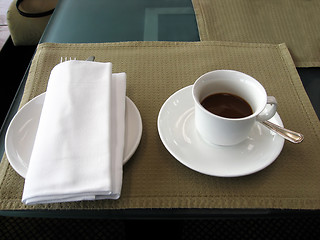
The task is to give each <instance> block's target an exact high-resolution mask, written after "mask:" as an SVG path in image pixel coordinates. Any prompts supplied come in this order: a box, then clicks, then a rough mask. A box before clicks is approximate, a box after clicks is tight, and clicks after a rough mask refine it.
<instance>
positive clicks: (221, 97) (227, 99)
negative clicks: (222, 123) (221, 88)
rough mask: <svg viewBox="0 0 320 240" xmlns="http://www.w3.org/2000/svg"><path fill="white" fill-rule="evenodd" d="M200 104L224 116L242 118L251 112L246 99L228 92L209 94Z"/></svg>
mask: <svg viewBox="0 0 320 240" xmlns="http://www.w3.org/2000/svg"><path fill="white" fill-rule="evenodd" d="M201 105H202V106H203V107H204V108H205V109H207V110H208V111H209V112H211V113H213V114H215V115H218V116H221V117H225V118H243V117H247V116H250V115H251V114H252V113H253V112H252V109H251V106H250V105H249V104H248V103H247V102H246V100H244V99H243V98H241V97H239V96H236V95H233V94H230V93H216V94H212V95H209V96H208V97H206V98H205V99H204V100H203V101H202V102H201Z"/></svg>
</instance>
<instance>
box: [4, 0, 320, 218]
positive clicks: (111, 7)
mask: <svg viewBox="0 0 320 240" xmlns="http://www.w3.org/2000/svg"><path fill="white" fill-rule="evenodd" d="M123 41H199V35H198V30H197V23H196V18H195V15H194V11H193V7H192V3H191V0H162V1H157V0H135V1H132V0H119V1H112V0H95V1H94V2H93V1H90V3H89V1H87V0H60V1H59V3H58V5H57V7H56V10H55V12H54V14H53V15H52V17H51V19H50V21H49V24H48V26H47V28H46V30H45V32H44V34H43V36H42V38H41V40H40V43H44V42H53V43H92V42H123ZM298 72H299V74H300V77H301V79H302V81H303V84H304V87H305V89H306V91H307V93H308V95H309V98H310V100H311V102H312V104H313V107H314V109H315V111H316V113H317V115H318V117H320V68H299V69H298ZM26 78H27V73H26V75H25V76H24V78H23V79H22V82H21V85H20V87H19V89H18V92H17V95H16V98H15V100H14V103H13V105H12V107H11V109H10V112H9V113H8V117H7V119H6V122H5V123H4V124H3V127H2V129H1V139H0V141H1V142H0V153H1V154H2V153H3V151H4V136H5V132H6V129H7V127H8V125H9V123H10V120H11V119H12V117H13V116H14V114H15V113H16V111H17V109H18V106H19V103H20V100H21V96H22V94H23V90H24V84H25V81H26ZM271 211H272V212H275V211H276V212H277V210H267V209H266V210H259V211H258V212H257V211H255V210H245V209H238V210H234V209H233V210H228V209H225V210H223V209H219V210H214V211H207V210H205V209H203V210H192V209H188V210H183V209H176V210H174V209H171V210H166V211H165V210H154V211H153V210H152V211H151V210H145V211H139V210H132V211H125V212H124V211H123V210H121V211H110V210H109V211H107V212H108V214H109V216H111V217H117V216H119V214H120V215H121V216H122V215H123V216H127V217H133V216H142V217H144V216H147V217H150V216H157V217H159V216H168V214H169V215H170V216H172V215H174V216H176V217H181V216H184V217H185V216H191V217H196V216H211V215H215V216H217V215H225V214H227V215H228V214H230V215H232V216H233V215H236V214H249V215H252V214H253V215H255V214H257V213H259V214H261V213H262V214H265V213H269V212H271ZM0 214H2V215H10V216H48V212H46V211H35V212H34V211H5V212H1V213H0ZM50 214H51V215H52V216H57V215H59V214H61V213H50ZM70 214H71V215H72V216H77V217H79V216H80V215H81V214H79V213H78V212H71V213H67V212H65V213H64V215H66V216H70ZM96 214H97V213H96V212H92V215H96ZM98 215H99V216H98ZM98 215H96V216H98V217H103V216H105V212H104V213H101V214H98Z"/></svg>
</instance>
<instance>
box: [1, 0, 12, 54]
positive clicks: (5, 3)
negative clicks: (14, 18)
mask: <svg viewBox="0 0 320 240" xmlns="http://www.w3.org/2000/svg"><path fill="white" fill-rule="evenodd" d="M11 2H12V0H0V50H1V49H2V47H3V46H4V44H5V42H6V41H7V39H8V37H9V35H10V32H9V28H8V23H7V10H8V8H9V6H10V3H11Z"/></svg>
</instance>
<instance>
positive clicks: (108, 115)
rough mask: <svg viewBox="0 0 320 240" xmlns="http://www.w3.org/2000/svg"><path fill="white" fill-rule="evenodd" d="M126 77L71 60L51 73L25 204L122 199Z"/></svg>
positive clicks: (107, 68)
mask: <svg viewBox="0 0 320 240" xmlns="http://www.w3.org/2000/svg"><path fill="white" fill-rule="evenodd" d="M125 92H126V74H125V73H118V74H112V64H111V63H99V62H89V61H67V62H63V63H60V64H58V65H57V66H56V67H54V69H53V70H52V72H51V75H50V78H49V82H48V87H47V93H46V98H45V101H44V105H43V109H42V113H41V117H40V122H39V127H38V131H37V135H36V139H35V143H34V147H33V150H32V155H31V159H30V163H29V168H28V172H27V175H26V179H25V185H24V190H23V196H22V202H23V203H25V204H38V203H53V202H68V201H81V200H95V199H118V198H119V197H120V193H121V186H122V162H123V149H124V133H125Z"/></svg>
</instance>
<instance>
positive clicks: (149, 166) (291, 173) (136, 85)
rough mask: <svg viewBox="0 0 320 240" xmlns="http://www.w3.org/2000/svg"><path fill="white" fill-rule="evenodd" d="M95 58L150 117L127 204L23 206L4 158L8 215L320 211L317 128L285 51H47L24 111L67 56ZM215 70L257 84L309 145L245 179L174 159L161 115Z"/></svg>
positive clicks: (151, 45)
mask: <svg viewBox="0 0 320 240" xmlns="http://www.w3.org/2000/svg"><path fill="white" fill-rule="evenodd" d="M91 55H94V56H96V61H110V62H112V63H113V72H122V71H124V72H126V73H127V96H128V97H130V98H131V99H132V100H133V102H134V103H135V104H136V106H137V107H138V108H139V110H140V113H141V116H142V121H143V134H142V139H141V143H140V145H139V147H138V149H137V151H136V152H135V154H134V155H133V157H132V158H131V159H130V160H129V161H128V163H126V165H125V166H124V174H123V177H124V179H123V189H122V195H121V198H120V199H119V200H116V201H115V200H99V201H82V202H72V203H60V204H45V205H35V206H26V205H23V204H22V203H21V194H22V190H23V184H24V179H23V178H21V177H20V176H19V175H18V174H17V173H16V172H15V171H14V170H13V169H12V168H11V166H10V165H9V164H8V161H7V159H6V156H4V157H3V159H2V162H1V165H0V209H5V210H10V209H131V208H277V209H278V208H281V209H283V208H288V209H319V208H320V187H319V182H320V174H319V172H320V164H319V156H320V148H319V143H320V132H319V130H320V128H319V121H318V118H317V116H316V114H315V112H314V110H313V108H312V106H311V103H310V101H309V99H308V97H307V95H306V93H305V91H304V88H303V86H302V84H301V81H300V78H299V76H298V74H297V72H296V69H295V66H294V63H293V61H292V59H291V56H290V54H289V52H288V49H287V48H286V46H285V45H284V44H281V45H270V44H243V43H225V42H179V43H178V42H123V43H99V44H53V43H45V44H41V45H39V46H38V48H37V51H36V54H35V56H34V59H33V61H32V65H31V69H30V73H29V76H28V79H27V83H26V86H25V91H24V95H23V99H22V102H21V106H23V105H24V104H25V103H26V102H27V101H29V100H30V99H32V98H33V97H35V96H37V95H39V94H40V93H42V92H44V91H45V90H46V85H47V81H48V78H49V74H50V71H51V69H52V68H53V67H54V66H55V65H56V64H58V63H59V61H60V57H61V56H62V57H72V58H74V57H75V58H77V59H86V58H87V57H89V56H91ZM215 69H235V70H238V71H242V72H245V73H247V74H249V75H251V76H253V77H255V78H256V79H258V80H259V81H260V82H261V83H262V84H263V85H264V86H265V88H266V89H267V92H268V94H269V95H274V96H275V97H276V98H277V100H278V102H279V111H278V112H279V114H280V116H281V118H282V120H283V122H284V125H285V126H286V127H288V128H289V129H294V130H296V131H299V132H302V133H304V135H305V140H304V142H303V143H301V144H299V145H294V144H291V143H288V142H286V143H285V145H284V148H283V151H282V153H281V154H280V156H279V157H278V159H277V160H276V161H275V162H274V163H273V164H271V165H270V166H269V167H267V168H266V169H264V170H262V171H260V172H257V173H255V174H252V175H249V176H244V177H238V178H220V177H212V176H207V175H203V174H200V173H198V172H195V171H193V170H191V169H189V168H187V167H185V166H184V165H182V164H181V163H180V162H178V161H177V160H176V159H175V158H173V157H172V156H171V155H170V153H169V152H168V151H167V150H166V148H165V147H164V145H163V144H162V142H161V140H160V137H159V135H158V131H157V117H158V113H159V110H160V108H161V106H162V104H163V103H164V102H165V100H166V99H167V98H168V97H169V96H170V95H171V94H173V93H174V92H176V91H177V90H179V89H181V88H183V87H185V86H188V85H190V84H193V82H194V81H195V80H196V79H197V78H198V77H199V76H200V75H202V74H204V73H206V72H208V71H212V70H215ZM195 161H196V159H195Z"/></svg>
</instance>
